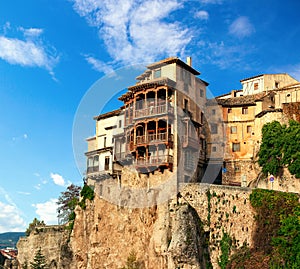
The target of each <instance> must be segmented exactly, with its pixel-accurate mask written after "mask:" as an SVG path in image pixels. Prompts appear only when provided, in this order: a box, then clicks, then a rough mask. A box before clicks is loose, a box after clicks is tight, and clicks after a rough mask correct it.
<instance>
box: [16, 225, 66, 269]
mask: <svg viewBox="0 0 300 269" xmlns="http://www.w3.org/2000/svg"><path fill="white" fill-rule="evenodd" d="M68 238H69V231H67V230H66V229H65V228H64V227H62V226H41V227H36V228H35V229H34V230H33V231H32V232H31V233H30V236H28V237H22V238H21V239H20V240H19V242H18V243H17V248H18V257H17V258H18V262H19V268H23V267H22V266H23V265H24V264H25V263H26V261H27V263H28V266H29V265H30V262H31V261H32V260H33V258H34V256H35V253H36V251H37V250H38V249H39V248H41V250H42V254H43V255H44V256H45V257H46V260H47V262H48V265H49V268H50V269H52V268H53V269H54V268H65V269H69V268H70V260H71V259H72V250H71V249H70V248H69V245H68V241H69V240H68Z"/></svg>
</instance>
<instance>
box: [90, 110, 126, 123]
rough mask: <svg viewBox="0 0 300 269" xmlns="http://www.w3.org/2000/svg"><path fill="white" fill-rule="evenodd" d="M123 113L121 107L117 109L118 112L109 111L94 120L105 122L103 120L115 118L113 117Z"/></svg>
mask: <svg viewBox="0 0 300 269" xmlns="http://www.w3.org/2000/svg"><path fill="white" fill-rule="evenodd" d="M122 111H123V109H122V107H121V108H119V109H116V110H113V111H109V112H107V113H104V114H100V115H98V116H95V117H94V118H93V119H94V120H103V119H106V118H110V117H113V116H118V115H119V114H120V113H121V112H122Z"/></svg>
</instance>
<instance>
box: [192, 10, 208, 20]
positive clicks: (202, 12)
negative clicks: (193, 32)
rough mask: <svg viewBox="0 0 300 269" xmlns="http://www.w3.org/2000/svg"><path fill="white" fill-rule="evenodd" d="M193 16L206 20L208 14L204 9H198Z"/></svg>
mask: <svg viewBox="0 0 300 269" xmlns="http://www.w3.org/2000/svg"><path fill="white" fill-rule="evenodd" d="M195 18H198V19H200V20H208V19H209V14H208V12H207V11H205V10H199V11H198V12H196V13H195Z"/></svg>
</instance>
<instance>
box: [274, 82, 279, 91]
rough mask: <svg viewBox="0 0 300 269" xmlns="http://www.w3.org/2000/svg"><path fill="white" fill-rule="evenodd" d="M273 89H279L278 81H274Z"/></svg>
mask: <svg viewBox="0 0 300 269" xmlns="http://www.w3.org/2000/svg"><path fill="white" fill-rule="evenodd" d="M275 88H276V89H277V88H279V82H278V81H275Z"/></svg>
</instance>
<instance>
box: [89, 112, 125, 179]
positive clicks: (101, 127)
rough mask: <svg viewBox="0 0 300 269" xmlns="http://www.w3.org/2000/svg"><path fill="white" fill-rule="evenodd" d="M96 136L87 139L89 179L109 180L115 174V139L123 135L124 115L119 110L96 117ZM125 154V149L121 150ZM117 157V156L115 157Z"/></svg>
mask: <svg viewBox="0 0 300 269" xmlns="http://www.w3.org/2000/svg"><path fill="white" fill-rule="evenodd" d="M94 120H95V121H96V134H95V136H93V137H89V138H87V142H88V151H87V152H86V153H85V155H86V157H87V171H86V174H87V175H88V177H89V178H107V176H109V175H112V174H113V173H114V145H115V141H114V137H115V136H118V135H119V134H121V135H123V127H124V113H123V110H122V109H121V108H120V109H117V110H114V111H111V112H108V113H105V114H102V115H99V116H96V117H94ZM120 151H122V152H124V149H122V148H120ZM115 156H116V155H115Z"/></svg>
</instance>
